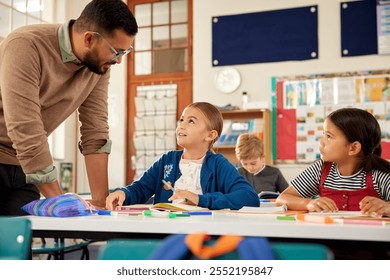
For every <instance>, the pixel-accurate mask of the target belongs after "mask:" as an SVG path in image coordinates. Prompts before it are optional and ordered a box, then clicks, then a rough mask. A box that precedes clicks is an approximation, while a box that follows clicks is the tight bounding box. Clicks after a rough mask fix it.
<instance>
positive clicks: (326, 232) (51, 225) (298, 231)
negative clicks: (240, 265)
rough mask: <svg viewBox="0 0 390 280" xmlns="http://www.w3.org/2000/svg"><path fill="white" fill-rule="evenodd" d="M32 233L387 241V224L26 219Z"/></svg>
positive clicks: (220, 218)
mask: <svg viewBox="0 0 390 280" xmlns="http://www.w3.org/2000/svg"><path fill="white" fill-rule="evenodd" d="M27 217H28V218H29V219H30V220H31V221H32V229H33V230H34V231H70V232H84V233H88V232H91V233H92V232H101V233H107V235H108V236H109V233H129V234H131V233H148V234H153V233H154V234H174V233H175V234H176V233H196V232H207V233H208V234H210V235H224V234H232V235H243V236H264V237H274V238H303V239H327V240H349V241H352V240H356V241H380V242H390V225H385V226H373V225H343V224H315V223H302V222H296V221H280V220H276V216H270V215H250V216H248V215H240V216H238V215H234V216H231V215H227V214H225V213H214V215H213V216H191V217H176V218H173V219H168V218H152V217H143V216H127V215H119V216H86V217H71V218H54V217H37V216H27Z"/></svg>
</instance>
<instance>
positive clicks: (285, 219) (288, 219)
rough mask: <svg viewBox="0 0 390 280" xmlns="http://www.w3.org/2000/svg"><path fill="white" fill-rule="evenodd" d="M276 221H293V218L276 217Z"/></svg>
mask: <svg viewBox="0 0 390 280" xmlns="http://www.w3.org/2000/svg"><path fill="white" fill-rule="evenodd" d="M276 219H277V220H280V221H295V217H294V216H277V217H276Z"/></svg>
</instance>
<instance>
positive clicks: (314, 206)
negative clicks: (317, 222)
mask: <svg viewBox="0 0 390 280" xmlns="http://www.w3.org/2000/svg"><path fill="white" fill-rule="evenodd" d="M306 207H307V210H309V212H337V211H338V209H337V206H336V203H335V202H334V201H333V200H332V199H330V198H327V197H319V198H316V199H311V200H310V202H309V203H308V204H307V206H306Z"/></svg>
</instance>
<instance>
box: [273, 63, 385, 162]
mask: <svg viewBox="0 0 390 280" xmlns="http://www.w3.org/2000/svg"><path fill="white" fill-rule="evenodd" d="M276 83H277V84H278V87H276V89H277V92H276V96H277V99H279V100H276V101H275V102H276V109H277V110H276V111H277V118H276V128H274V131H275V132H274V133H275V136H276V137H275V138H276V139H277V140H276V161H286V160H287V161H291V160H292V161H295V162H297V163H308V162H312V161H314V160H315V159H318V158H319V154H318V150H319V149H318V147H319V139H320V138H321V137H322V135H323V131H322V130H323V121H324V119H325V118H326V116H327V115H328V114H330V113H331V112H333V111H335V110H337V109H340V108H346V107H355V108H360V109H364V110H366V111H368V112H370V113H371V114H372V115H373V116H374V117H375V118H376V119H377V120H378V123H379V125H380V127H381V131H382V141H381V144H382V157H383V158H386V159H390V70H376V71H364V72H347V73H339V74H328V75H324V74H318V75H309V76H306V77H304V76H297V77H296V78H293V77H281V78H276ZM280 99H282V102H281V101H280ZM286 112H288V113H289V117H287V114H286ZM290 122H291V123H290ZM288 127H292V128H295V133H291V131H290V132H288V131H287V129H286V128H288ZM287 140H288V141H287ZM293 141H295V145H296V148H295V149H291V145H289V148H285V147H286V146H285V143H287V142H288V143H290V144H292V143H293Z"/></svg>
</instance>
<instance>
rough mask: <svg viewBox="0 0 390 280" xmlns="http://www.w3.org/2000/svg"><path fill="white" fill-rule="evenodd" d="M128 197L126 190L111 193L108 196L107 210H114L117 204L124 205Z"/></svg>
mask: <svg viewBox="0 0 390 280" xmlns="http://www.w3.org/2000/svg"><path fill="white" fill-rule="evenodd" d="M125 199H126V194H125V192H124V191H119V190H118V191H115V192H113V193H111V194H110V195H109V196H107V198H106V208H107V210H114V209H115V207H116V206H118V205H119V206H122V205H123V202H124V201H125Z"/></svg>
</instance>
